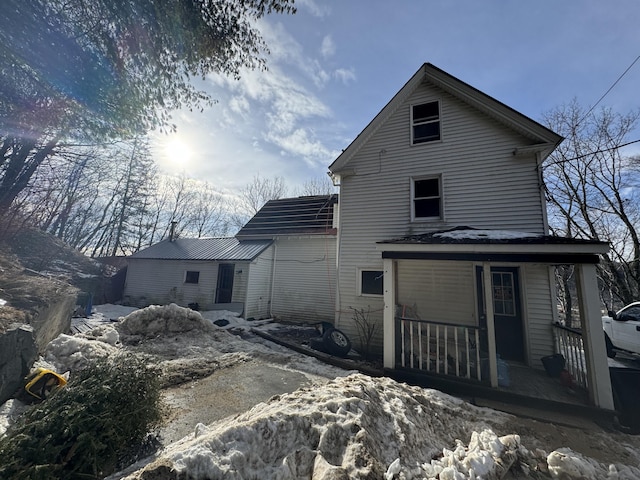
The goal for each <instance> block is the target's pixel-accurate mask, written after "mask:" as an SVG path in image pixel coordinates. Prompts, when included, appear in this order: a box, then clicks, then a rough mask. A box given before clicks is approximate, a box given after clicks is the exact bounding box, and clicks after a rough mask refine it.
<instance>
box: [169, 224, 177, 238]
mask: <svg viewBox="0 0 640 480" xmlns="http://www.w3.org/2000/svg"><path fill="white" fill-rule="evenodd" d="M177 224H178V222H176V221H175V220H173V221H171V228H170V229H169V241H170V242H173V241H174V240H175V239H176V225H177Z"/></svg>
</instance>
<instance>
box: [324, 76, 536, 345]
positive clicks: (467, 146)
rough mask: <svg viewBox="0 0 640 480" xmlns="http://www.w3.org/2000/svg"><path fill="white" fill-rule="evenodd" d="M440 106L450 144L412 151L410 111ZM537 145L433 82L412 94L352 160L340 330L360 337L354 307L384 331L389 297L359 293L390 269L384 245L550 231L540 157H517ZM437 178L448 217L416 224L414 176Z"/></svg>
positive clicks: (345, 188) (344, 204)
mask: <svg viewBox="0 0 640 480" xmlns="http://www.w3.org/2000/svg"><path fill="white" fill-rule="evenodd" d="M434 100H439V102H440V118H441V122H442V124H443V135H442V140H441V141H439V142H431V143H428V144H422V145H411V138H410V135H411V132H410V129H408V128H407V121H408V120H407V119H409V118H410V106H411V105H414V104H419V103H426V102H430V101H434ZM445 127H446V128H445ZM530 143H531V140H530V139H528V138H525V137H523V136H521V135H519V134H518V133H516V132H515V131H513V130H511V129H509V128H507V127H505V126H504V125H502V124H500V123H498V122H497V121H495V120H493V119H492V118H490V117H489V116H487V115H485V114H483V113H481V112H479V111H478V110H476V109H474V108H472V107H470V106H469V105H467V104H466V103H464V102H462V101H460V100H458V99H457V98H455V97H453V96H451V95H449V94H447V93H445V92H444V91H442V90H440V89H438V88H437V87H435V86H433V85H431V84H427V83H424V84H422V85H421V86H420V87H419V88H418V89H417V90H416V91H415V92H414V93H413V94H412V95H410V96H409V97H408V98H407V99H406V100H405V101H404V103H402V104H401V105H400V106H399V107H398V108H397V109H396V111H395V112H393V113H392V114H391V115H390V116H389V118H388V119H387V121H386V122H385V123H383V124H382V125H381V126H380V128H379V129H378V130H377V131H375V132H374V133H373V134H372V135H371V136H370V137H369V138H368V139H367V141H366V143H364V144H363V145H362V147H361V148H360V150H359V151H358V152H357V153H356V154H355V155H354V157H353V158H351V159H350V161H349V165H348V166H349V169H353V171H354V172H355V174H352V175H350V176H345V177H344V178H342V179H341V188H340V226H339V230H338V231H339V235H340V239H339V242H340V262H339V275H338V277H339V282H340V284H339V290H340V297H339V298H340V301H339V304H338V313H337V317H336V321H337V322H338V324H339V326H340V328H341V329H343V330H345V332H346V333H347V334H352V335H356V332H355V327H354V326H353V325H352V314H351V312H352V310H351V309H350V307H353V308H367V306H369V307H371V311H372V314H371V315H372V318H374V319H375V321H376V322H379V325H380V329H379V330H380V332H381V329H382V327H381V325H382V308H383V302H382V299H376V298H373V297H361V296H359V295H357V291H356V286H357V282H356V275H357V268H359V267H362V266H365V265H366V266H367V267H368V268H370V267H377V268H379V269H382V258H381V253H380V251H379V250H377V249H376V242H378V241H382V240H387V239H392V238H398V237H402V236H406V235H412V234H420V233H426V232H429V231H434V230H445V229H449V228H453V227H457V226H469V227H474V228H479V229H500V230H516V231H525V232H533V233H540V234H542V233H546V232H545V228H544V215H543V205H542V197H541V194H540V190H539V189H540V185H539V177H538V171H537V168H536V159H535V156H534V155H533V154H532V155H531V156H530V157H522V156H520V157H514V155H513V151H514V149H515V148H517V147H521V146H526V145H529V144H530ZM437 175H439V176H441V179H442V182H441V183H442V184H441V189H442V192H443V205H442V208H443V211H444V212H446V217H445V219H440V220H432V219H429V220H428V221H419V220H417V221H413V222H412V221H411V205H410V199H411V181H410V180H411V178H418V177H426V176H437ZM460 290H461V289H458V291H460ZM471 292H473V290H471ZM380 335H381V333H380Z"/></svg>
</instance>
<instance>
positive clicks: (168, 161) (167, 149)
mask: <svg viewBox="0 0 640 480" xmlns="http://www.w3.org/2000/svg"><path fill="white" fill-rule="evenodd" d="M192 157H193V150H192V149H191V147H190V146H189V143H188V142H186V141H185V140H184V139H182V138H180V136H178V135H172V136H171V137H169V138H167V139H165V140H164V142H162V145H161V154H160V159H159V160H160V162H161V164H162V166H163V167H164V168H166V169H168V170H184V169H185V168H187V167H188V166H189V162H190V161H191V158H192Z"/></svg>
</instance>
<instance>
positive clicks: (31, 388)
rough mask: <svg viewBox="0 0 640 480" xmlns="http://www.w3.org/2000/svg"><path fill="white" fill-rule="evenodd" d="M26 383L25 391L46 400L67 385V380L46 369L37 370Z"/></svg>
mask: <svg viewBox="0 0 640 480" xmlns="http://www.w3.org/2000/svg"><path fill="white" fill-rule="evenodd" d="M26 381H27V384H26V385H25V386H24V389H25V391H26V392H27V393H28V394H29V395H32V396H33V397H35V398H37V399H39V400H44V399H45V398H47V397H48V396H49V395H51V394H52V393H53V392H55V391H56V390H58V389H59V388H62V387H64V386H65V385H66V384H67V380H66V379H65V378H64V377H63V376H61V375H58V374H57V373H56V372H54V371H52V370H47V369H46V368H37V369H36V370H35V371H34V372H33V373H31V374H30V375H29V376H28V377H27V378H26Z"/></svg>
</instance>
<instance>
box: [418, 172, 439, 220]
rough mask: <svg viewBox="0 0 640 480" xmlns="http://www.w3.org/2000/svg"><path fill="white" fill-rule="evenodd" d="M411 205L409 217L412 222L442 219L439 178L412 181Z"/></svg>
mask: <svg viewBox="0 0 640 480" xmlns="http://www.w3.org/2000/svg"><path fill="white" fill-rule="evenodd" d="M411 203H412V205H411V208H412V212H411V216H412V218H413V219H414V220H420V219H439V218H442V185H441V182H440V177H439V176H436V177H423V178H414V179H412V181H411Z"/></svg>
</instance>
